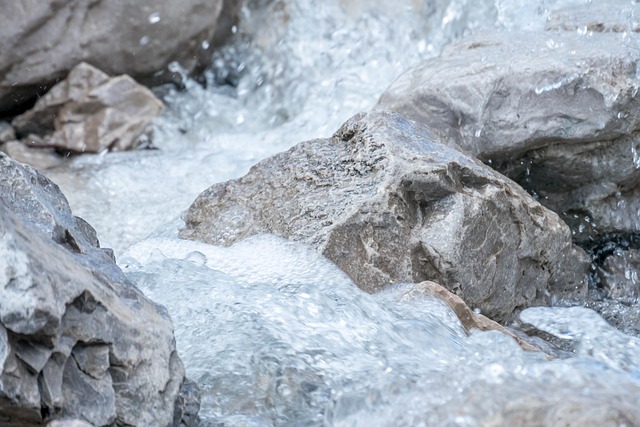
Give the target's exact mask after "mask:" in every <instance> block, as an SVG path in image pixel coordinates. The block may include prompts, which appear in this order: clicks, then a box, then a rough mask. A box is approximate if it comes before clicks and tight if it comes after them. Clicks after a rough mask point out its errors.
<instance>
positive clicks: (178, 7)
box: [0, 0, 222, 112]
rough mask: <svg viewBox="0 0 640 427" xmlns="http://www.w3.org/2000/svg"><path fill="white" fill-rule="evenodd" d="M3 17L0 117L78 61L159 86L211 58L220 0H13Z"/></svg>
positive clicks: (0, 22)
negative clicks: (172, 65)
mask: <svg viewBox="0 0 640 427" xmlns="http://www.w3.org/2000/svg"><path fill="white" fill-rule="evenodd" d="M2 6H3V10H2V14H0V112H5V111H8V110H9V111H10V110H14V109H16V108H19V107H20V106H21V105H22V104H24V103H26V102H29V101H30V100H32V99H35V98H36V94H42V93H43V89H44V88H45V87H47V86H50V85H51V84H53V83H55V82H56V81H58V80H60V79H62V78H64V77H65V76H66V75H67V73H68V72H69V70H71V69H72V68H73V67H74V66H76V65H77V64H78V63H80V62H82V61H86V62H89V63H91V64H92V65H93V66H95V67H98V68H99V69H101V70H103V71H105V72H106V73H108V74H112V75H119V74H128V75H130V76H132V77H134V78H135V79H137V80H139V81H142V82H143V83H156V84H157V83H160V82H162V81H167V80H170V79H171V75H172V74H175V72H173V71H170V70H168V69H167V66H168V65H169V64H170V63H171V62H177V63H180V64H181V65H182V66H183V67H185V68H186V69H189V70H190V69H193V68H194V67H195V66H196V64H197V62H198V60H202V59H206V60H208V57H210V55H211V52H210V50H209V49H208V42H209V41H211V39H212V38H213V34H214V32H215V28H216V20H217V18H218V14H219V13H220V9H221V7H222V0H213V1H212V0H186V1H181V2H173V1H166V0H163V1H154V2H145V3H142V4H141V2H139V1H135V0H134V1H132V0H124V1H115V2H110V1H97V2H86V1H84V0H73V1H67V2H58V1H54V0H46V1H43V0H17V1H10V2H7V3H5V4H3V5H2Z"/></svg>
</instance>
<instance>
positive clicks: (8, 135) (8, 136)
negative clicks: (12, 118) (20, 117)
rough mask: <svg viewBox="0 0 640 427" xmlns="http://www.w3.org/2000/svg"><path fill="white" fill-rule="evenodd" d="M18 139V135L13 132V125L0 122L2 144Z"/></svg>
mask: <svg viewBox="0 0 640 427" xmlns="http://www.w3.org/2000/svg"><path fill="white" fill-rule="evenodd" d="M15 139H16V133H15V132H14V131H13V128H12V127H11V124H9V123H7V122H0V144H2V143H3V142H9V141H13V140H15Z"/></svg>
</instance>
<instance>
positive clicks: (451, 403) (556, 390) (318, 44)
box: [47, 0, 640, 426]
mask: <svg viewBox="0 0 640 427" xmlns="http://www.w3.org/2000/svg"><path fill="white" fill-rule="evenodd" d="M588 3H590V2H589V1H587V0H583V1H579V0H556V1H544V0H536V1H527V0H494V1H493V0H492V1H489V0H481V1H476V0H432V1H427V0H404V1H400V2H388V1H383V0H373V1H363V0H326V1H320V0H318V1H315V0H303V1H293V0H280V1H275V0H271V1H267V0H252V1H249V2H248V3H247V5H246V7H244V8H243V9H242V11H241V14H240V20H239V23H238V25H237V26H236V27H234V29H233V30H234V37H233V38H232V40H231V42H230V43H229V44H228V45H226V46H224V47H222V48H221V49H219V50H218V51H217V52H216V53H215V54H214V55H213V64H212V67H211V69H210V70H208V71H207V73H206V74H205V78H204V79H205V80H206V81H207V85H206V87H205V86H203V85H201V84H199V83H197V82H195V81H193V80H190V79H188V78H186V77H185V78H184V79H183V83H184V86H185V90H183V91H178V90H175V89H171V88H160V89H158V94H160V95H161V96H162V97H163V99H164V101H165V104H166V105H167V107H166V110H165V112H164V114H163V115H162V117H161V119H160V120H158V121H157V122H156V124H155V131H154V139H153V145H154V147H155V148H156V149H153V150H139V151H133V152H126V153H104V154H101V155H96V156H80V157H77V158H75V159H73V160H72V161H70V162H69V163H68V164H66V165H65V166H64V167H61V168H59V169H56V170H53V171H49V172H47V174H48V175H49V176H50V178H52V179H53V180H54V181H55V182H56V183H58V184H59V185H60V187H61V188H62V190H63V192H64V193H65V195H66V196H67V197H68V199H69V202H70V204H71V207H72V209H73V211H74V213H75V214H76V215H78V216H81V217H83V218H85V219H86V220H87V221H89V223H91V224H92V225H93V226H94V227H95V228H96V230H97V231H98V235H99V237H100V240H101V244H102V246H104V247H113V248H114V250H115V253H116V256H117V258H118V263H119V265H120V266H121V267H122V268H123V270H124V271H125V273H126V274H127V275H128V277H129V278H130V279H132V280H133V281H134V282H135V283H136V284H137V285H138V286H139V287H140V288H141V289H142V290H143V291H144V292H145V293H146V294H147V295H148V296H149V297H150V298H151V299H153V300H154V301H156V302H158V303H161V304H163V305H165V306H166V307H167V308H168V310H169V312H170V314H171V316H172V318H173V321H174V325H175V329H176V340H177V345H178V350H179V352H180V355H181V357H182V359H183V360H184V363H185V366H186V369H187V375H188V376H189V378H191V379H193V380H194V381H196V382H197V383H198V384H199V386H200V388H201V390H202V409H201V413H200V415H201V418H202V420H203V425H205V426H275V425H292V426H302V425H327V426H334V425H335V426H374V425H375V426H436V425H437V426H441V425H455V426H485V425H522V424H526V425H565V424H567V425H594V426H595V425H598V426H600V425H638V424H640V408H639V407H638V397H639V396H640V341H639V340H638V339H637V338H634V337H631V336H628V335H625V334H623V333H621V332H619V331H617V330H616V329H614V328H612V327H611V326H609V325H608V324H607V323H606V322H605V321H604V320H603V319H602V318H601V317H600V316H599V315H597V314H596V313H595V312H593V311H590V310H588V309H584V308H578V307H574V308H560V307H554V308H535V309H528V310H526V311H525V312H524V313H523V314H522V320H523V321H525V322H527V323H530V324H533V325H535V326H536V327H538V328H539V329H540V330H543V331H546V332H548V333H551V334H554V335H556V336H557V337H558V338H561V339H563V340H567V341H570V342H571V343H572V347H573V348H575V350H574V351H573V352H572V353H571V354H570V355H567V356H570V357H565V358H556V359H553V360H549V358H548V357H546V356H545V355H544V354H542V353H535V352H525V351H523V350H521V349H520V347H519V346H518V345H517V344H516V343H515V341H513V340H512V339H511V338H509V337H508V336H506V335H503V334H501V333H498V332H495V331H494V332H474V333H473V334H471V335H470V336H467V335H466V334H465V333H464V331H463V329H462V327H461V325H460V323H459V321H458V320H457V318H456V317H455V316H454V315H453V313H452V312H451V311H450V310H449V309H448V308H447V307H446V306H445V305H443V304H442V303H441V302H439V301H437V300H435V299H433V298H431V297H429V296H427V295H424V294H422V293H421V292H420V289H419V287H416V286H415V285H409V284H398V285H395V286H393V287H390V288H389V289H387V290H385V291H383V292H381V293H378V294H375V295H369V294H366V293H364V292H362V291H360V290H359V289H358V288H357V287H356V286H355V285H354V284H353V283H352V282H351V281H350V280H349V278H348V277H346V276H345V275H344V274H343V273H342V272H341V271H340V270H338V269H337V268H336V267H335V266H333V265H332V264H331V263H330V262H329V261H327V260H326V259H324V258H322V257H321V256H320V255H318V254H317V253H315V252H314V251H313V250H311V249H309V248H307V247H304V246H302V245H299V244H294V243H291V242H287V241H284V240H282V239H279V238H277V237H274V236H256V237H252V238H250V239H248V240H246V241H244V242H241V243H238V244H236V245H234V246H232V247H230V248H221V247H215V246H211V245H207V244H204V243H199V242H191V241H184V240H179V239H178V238H177V234H178V230H179V228H180V227H181V226H182V224H183V223H182V221H181V219H180V216H181V214H182V213H183V212H184V210H186V209H187V208H188V206H189V205H190V204H191V202H192V201H193V200H194V199H195V197H196V196H197V195H198V194H199V193H200V192H201V191H203V190H205V189H206V188H207V187H209V186H210V185H212V184H213V183H215V182H221V181H225V180H228V179H232V178H236V177H239V176H241V175H242V174H244V173H245V172H246V171H247V170H248V169H249V167H250V166H251V165H253V164H254V163H256V162H257V161H259V160H261V159H263V158H265V157H267V156H270V155H272V154H275V153H277V152H280V151H283V150H285V149H287V148H289V147H291V146H293V145H294V144H296V143H298V142H301V141H304V140H307V139H311V138H317V137H327V136H330V135H331V134H332V133H333V132H334V131H335V130H336V129H337V128H338V127H339V126H340V125H341V124H342V123H343V122H344V121H345V120H346V119H348V118H349V117H350V116H351V115H353V114H355V113H357V112H360V111H366V110H369V109H371V107H372V106H373V105H374V104H375V102H376V100H377V98H378V97H379V95H380V94H381V93H382V92H383V91H384V89H385V88H386V87H387V86H388V85H389V84H390V83H391V82H392V81H393V79H395V78H396V77H397V76H398V75H399V74H400V73H401V72H402V71H404V70H406V69H407V68H409V67H410V66H412V65H414V64H415V63H417V62H418V61H420V60H422V59H424V58H428V57H431V56H434V55H437V54H439V52H440V51H441V50H442V48H443V47H444V46H446V45H447V44H449V43H451V42H452V41H455V40H457V39H459V38H460V37H462V36H463V35H464V34H466V33H469V32H473V31H479V30H483V29H492V30H495V29H498V30H501V31H510V30H512V29H520V30H521V29H528V30H532V31H540V30H542V29H543V28H544V24H545V20H546V17H547V16H548V14H549V13H550V11H552V10H555V9H558V8H561V7H566V6H571V5H577V4H588ZM585 36H586V35H585ZM532 60H535V59H532ZM173 70H175V72H176V73H177V74H181V73H182V71H181V69H180V68H179V66H177V65H176V66H175V67H173ZM223 83H225V84H223Z"/></svg>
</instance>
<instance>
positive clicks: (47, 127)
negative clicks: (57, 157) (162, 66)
mask: <svg viewBox="0 0 640 427" xmlns="http://www.w3.org/2000/svg"><path fill="white" fill-rule="evenodd" d="M161 111H162V102H160V101H159V100H158V99H157V98H156V97H155V96H154V95H153V93H151V91H150V90H149V89H147V88H145V87H143V86H141V85H139V84H138V83H136V82H135V81H134V80H133V79H132V78H131V77H129V76H124V75H123V76H117V77H109V76H108V75H107V74H105V73H103V72H102V71H100V70H98V69H97V68H95V67H93V66H91V65H89V64H87V63H81V64H78V65H77V66H76V67H74V68H73V70H71V72H70V73H69V75H68V77H67V78H66V79H65V80H63V81H62V82H60V83H58V84H57V85H55V86H54V87H53V88H51V90H50V91H49V92H48V93H47V94H46V95H45V96H43V97H42V98H40V99H39V100H38V102H37V103H36V105H35V106H34V107H33V108H32V109H31V110H29V111H27V112H26V113H24V114H22V115H20V116H18V117H16V118H15V119H14V120H13V128H14V129H15V131H16V133H17V134H18V135H23V136H30V137H31V138H26V141H24V142H25V144H26V145H28V146H32V147H55V148H58V149H60V150H69V151H74V152H78V153H84V152H88V153H99V152H101V151H103V150H114V151H121V150H127V149H130V148H133V147H135V146H136V145H139V143H140V140H139V138H140V136H141V135H142V134H143V133H144V132H145V130H146V129H147V127H148V126H149V124H150V123H151V120H152V119H153V118H154V117H155V116H157V115H158V114H159V113H160V112H161ZM34 136H35V137H39V138H41V141H38V142H35V143H34V141H33V137H34Z"/></svg>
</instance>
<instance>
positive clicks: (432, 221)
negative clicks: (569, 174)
mask: <svg viewBox="0 0 640 427" xmlns="http://www.w3.org/2000/svg"><path fill="white" fill-rule="evenodd" d="M185 220H186V229H184V230H183V231H182V232H181V236H182V237H183V238H188V239H193V240H202V241H205V242H208V243H212V244H218V245H220V244H221V245H230V244H232V243H234V242H237V241H239V240H242V239H244V238H246V237H248V236H251V235H254V234H260V233H273V234H276V235H279V236H281V237H285V238H288V239H292V240H295V241H300V242H304V243H308V244H310V245H312V246H314V247H315V248H317V249H318V250H320V251H321V252H322V253H323V254H324V255H325V256H326V257H327V258H329V259H330V260H331V261H333V262H334V263H336V265H338V266H339V267H340V268H341V269H342V270H343V271H345V272H346V273H347V274H348V275H349V276H350V277H351V278H352V279H353V281H354V282H355V283H356V284H357V285H358V286H360V287H361V288H363V289H365V290H367V291H369V292H374V291H377V290H380V289H382V288H384V287H385V286H386V285H388V284H390V283H394V282H399V281H402V282H420V281H424V280H432V281H435V282H438V283H441V284H442V285H443V286H445V287H446V288H447V289H449V290H451V291H453V292H454V293H456V294H457V295H458V296H460V297H461V298H462V299H463V300H464V301H465V302H466V303H467V304H469V305H470V306H471V307H473V308H480V309H481V310H482V312H483V313H484V314H486V315H487V316H489V317H492V318H494V319H505V318H507V317H509V316H510V315H511V314H512V313H513V312H514V310H516V309H517V308H522V307H527V306H529V305H532V304H541V303H544V302H546V301H548V300H549V298H550V295H551V294H550V292H551V293H559V294H564V293H568V294H572V295H575V294H583V293H584V292H585V290H586V284H585V282H584V277H585V273H586V268H587V265H588V259H587V258H586V256H585V254H584V252H582V251H581V250H580V249H577V248H576V247H574V246H573V245H572V244H571V234H570V231H569V229H568V227H567V226H566V225H565V224H564V223H563V222H562V221H561V220H560V219H559V218H558V216H557V215H556V214H554V213H553V212H551V211H548V210H546V209H545V208H544V207H542V206H541V205H540V204H539V203H538V202H536V201H535V200H533V199H532V198H531V197H530V196H529V195H528V194H527V193H526V192H525V191H524V190H522V188H520V187H519V186H518V185H516V184H514V183H513V182H512V181H510V180H508V179H506V178H504V177H503V176H502V175H500V174H498V173H496V172H494V171H493V170H491V169H490V168H488V167H486V166H485V165H483V164H482V163H480V162H478V161H476V160H475V159H472V158H470V157H467V156H466V155H464V154H462V153H461V152H460V151H458V150H455V149H452V148H449V147H447V146H445V145H442V144H439V143H437V142H434V141H433V139H432V136H431V134H430V133H429V131H428V129H427V128H425V127H423V126H421V125H418V124H416V123H414V122H410V121H407V120H405V119H404V118H402V117H401V116H399V115H398V114H393V113H386V112H374V113H369V114H360V115H357V116H355V117H353V118H352V119H350V120H349V121H347V122H346V123H345V124H344V125H343V126H342V127H341V129H340V130H339V131H338V132H337V133H336V134H335V135H334V136H333V138H330V139H318V140H313V141H307V142H303V143H301V144H298V145H297V146H295V147H294V148H292V149H290V150H289V151H287V152H285V153H281V154H278V155H276V156H274V157H271V158H269V159H266V160H264V161H262V162H260V163H258V164H257V165H255V166H254V167H253V168H252V169H251V170H250V171H249V173H248V174H247V175H246V176H244V177H242V178H240V179H237V180H232V181H228V182H226V183H221V184H216V185H214V186H212V187H211V188H209V189H208V190H206V191H205V192H203V193H202V194H201V195H200V196H199V197H198V198H197V199H196V201H195V202H194V203H193V205H192V206H191V208H190V209H189V210H188V211H187V213H186V215H185Z"/></svg>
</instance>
